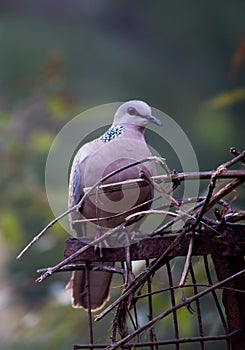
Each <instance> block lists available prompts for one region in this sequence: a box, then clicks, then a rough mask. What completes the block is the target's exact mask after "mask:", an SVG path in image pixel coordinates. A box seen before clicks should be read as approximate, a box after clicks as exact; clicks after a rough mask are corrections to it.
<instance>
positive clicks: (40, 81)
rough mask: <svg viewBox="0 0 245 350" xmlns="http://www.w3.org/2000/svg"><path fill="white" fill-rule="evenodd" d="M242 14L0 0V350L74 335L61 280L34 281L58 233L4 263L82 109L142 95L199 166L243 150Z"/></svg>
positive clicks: (38, 212) (159, 5)
mask: <svg viewBox="0 0 245 350" xmlns="http://www.w3.org/2000/svg"><path fill="white" fill-rule="evenodd" d="M244 14H245V2H244V0H237V1H235V2H231V1H228V0H225V1H218V0H215V1H211V0H207V1H205V2H197V1H193V0H190V1H185V2H179V1H176V0H174V1H168V2H166V1H160V0H157V1H153V2H149V1H113V0H104V1H95V0H69V1H68V0H67V1H65V0H53V1H48V0H42V1H32V0H20V1H17V2H15V1H12V0H1V2H0V41H1V51H0V156H1V172H0V188H1V210H0V233H1V235H0V242H1V245H0V247H1V248H0V249H1V253H0V262H1V265H0V266H1V267H0V278H1V282H0V283H1V289H0V306H1V312H0V325H1V326H0V344H1V348H4V349H5V350H10V349H16V348H18V349H20V350H21V349H23V350H28V349H33V348H34V347H35V349H36V350H38V349H42V350H44V349H61V350H62V349H71V348H72V344H73V343H75V342H82V341H85V339H86V323H87V316H86V313H84V312H82V311H77V310H73V309H72V308H71V306H70V301H69V297H68V296H67V292H66V291H65V290H64V286H65V284H66V281H67V280H68V275H62V274H57V275H58V276H57V275H56V276H54V277H53V278H52V279H49V280H47V281H45V282H44V283H42V284H39V285H36V284H35V283H34V280H35V278H36V277H37V275H36V272H35V271H36V269H37V268H38V267H44V266H50V265H53V264H55V263H56V262H58V261H59V260H61V259H62V256H63V247H64V240H65V239H66V238H67V233H66V232H64V231H63V230H62V229H61V228H60V227H59V225H56V226H54V227H53V229H52V230H50V233H49V234H47V235H46V237H45V238H43V239H42V240H41V241H40V242H39V243H38V244H37V245H36V246H35V247H33V248H32V249H31V251H29V252H28V253H27V254H26V255H25V256H24V257H23V258H22V259H21V260H20V261H16V260H15V257H16V255H17V254H18V252H19V251H20V250H21V248H23V246H24V245H25V244H26V243H27V242H28V241H29V240H30V239H31V238H32V237H33V236H34V235H35V234H36V233H37V232H39V231H40V230H41V229H42V228H43V227H44V226H45V225H46V224H47V223H48V222H49V221H50V220H51V219H52V218H53V216H52V212H51V210H50V208H49V205H48V202H47V198H46V192H45V186H44V172H45V162H46V157H47V154H48V151H49V147H50V145H51V143H52V141H53V139H54V138H55V136H56V134H57V133H58V131H59V130H60V129H61V128H62V126H63V125H65V124H66V123H67V122H68V121H69V120H70V119H71V118H72V117H74V116H75V115H76V114H77V113H79V112H80V111H82V110H84V109H87V108H89V107H94V106H96V105H98V104H104V103H109V102H117V101H126V100H128V99H143V100H145V101H147V102H148V103H149V104H150V105H152V106H154V107H156V108H158V109H160V110H162V111H164V112H165V113H167V114H168V115H170V116H171V117H173V118H174V119H175V120H176V121H177V123H178V124H179V125H180V126H181V127H182V129H183V130H184V131H185V132H186V134H187V135H188V137H189V139H190V141H191V143H192V145H193V147H194V149H195V151H196V154H197V157H198V161H199V165H200V169H201V170H209V169H213V168H215V167H216V166H217V165H218V164H220V163H222V162H224V161H226V160H228V159H229V158H230V155H229V148H230V147H231V146H235V147H237V148H238V149H240V150H242V149H243V148H244V125H245V122H244V114H245V64H244V63H245V21H244ZM94 125H95V127H96V120H95V121H94ZM177 170H178V169H177ZM240 196H241V197H240V198H241V199H242V198H243V199H244V192H243V194H242V193H241V194H240ZM108 322H109V324H110V320H108ZM101 327H103V325H101V326H100V325H98V326H97V328H98V332H100V330H101ZM102 331H103V332H105V328H103V329H102Z"/></svg>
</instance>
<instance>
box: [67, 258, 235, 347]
mask: <svg viewBox="0 0 245 350" xmlns="http://www.w3.org/2000/svg"><path fill="white" fill-rule="evenodd" d="M183 262H184V258H183V257H177V258H174V259H171V260H170V259H169V260H168V261H167V262H166V264H165V265H164V266H163V267H161V268H160V269H159V270H158V271H157V273H156V274H155V275H154V276H150V277H149V278H148V280H147V282H146V283H145V284H144V286H142V287H141V288H140V290H138V291H137V294H135V295H134V296H132V300H131V307H130V310H128V309H127V307H126V306H124V314H125V316H124V317H122V320H121V321H122V322H124V324H123V326H122V328H123V330H121V333H123V332H124V333H125V329H126V332H127V334H130V333H132V332H134V331H136V330H137V329H139V328H140V327H142V326H143V325H144V324H146V323H147V322H148V321H150V320H152V319H153V318H154V317H156V316H158V314H160V313H162V312H164V311H165V310H166V311H167V310H169V313H168V315H166V317H164V318H162V319H161V320H159V322H157V323H156V324H155V325H154V327H151V328H149V329H146V330H145V331H143V332H140V333H139V334H138V335H137V336H135V337H134V338H133V339H132V340H131V341H130V342H127V343H126V344H124V345H123V346H122V347H120V348H122V349H152V350H153V349H156V350H157V349H160V348H161V349H167V350H184V349H188V350H192V349H193V350H194V349H195V350H197V349H200V350H211V349H213V347H214V346H215V347H216V348H217V349H218V348H219V349H226V350H231V342H230V340H231V337H232V336H233V335H234V334H235V333H236V332H233V333H229V329H228V325H227V321H226V316H225V314H224V307H223V304H222V301H221V293H222V290H212V291H211V292H210V293H208V294H207V295H206V296H204V297H202V298H197V299H196V300H195V301H194V302H193V303H192V304H190V305H189V304H188V303H187V304H186V305H185V306H183V307H181V308H180V309H176V306H177V305H178V304H179V303H180V302H181V301H183V300H185V299H186V298H187V299H186V300H188V297H189V296H193V295H197V293H198V292H200V291H201V290H203V289H205V288H207V287H209V286H211V285H213V284H214V283H215V282H217V279H216V276H215V273H214V267H213V264H212V260H211V259H210V257H209V256H206V255H204V256H202V257H192V262H191V264H190V267H189V277H188V280H187V281H186V283H185V286H183V287H181V288H180V287H179V286H178V282H179V276H180V274H181V270H182V268H183ZM121 264H122V266H123V267H124V268H126V267H125V266H124V264H125V263H123V262H122V263H121ZM142 264H143V262H142ZM144 265H145V267H147V266H148V265H149V260H145V261H144ZM88 275H89V273H88ZM87 288H88V291H89V283H88V286H87ZM159 305H160V307H159ZM145 310H147V313H145ZM117 312H122V310H120V306H119V308H118V309H117V310H116V311H115V315H116V313H117ZM119 319H120V316H119ZM88 320H89V322H88V326H89V329H88V334H89V342H88V343H87V344H76V345H74V347H73V349H74V350H75V349H105V348H107V347H108V349H110V348H111V347H110V346H112V344H113V342H117V341H118V340H119V339H120V338H118V335H117V336H116V330H115V324H114V322H113V325H112V329H111V335H110V338H111V339H109V337H108V342H106V343H98V342H97V343H96V342H95V341H94V321H93V316H92V314H91V311H90V310H88ZM114 321H115V319H114ZM99 322H103V320H100V321H99ZM125 325H126V326H125ZM119 328H120V326H119ZM119 333H120V329H119ZM124 336H125V334H124Z"/></svg>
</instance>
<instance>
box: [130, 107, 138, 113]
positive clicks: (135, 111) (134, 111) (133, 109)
mask: <svg viewBox="0 0 245 350" xmlns="http://www.w3.org/2000/svg"><path fill="white" fill-rule="evenodd" d="M128 114H130V115H137V114H138V112H137V110H136V109H135V108H134V107H128Z"/></svg>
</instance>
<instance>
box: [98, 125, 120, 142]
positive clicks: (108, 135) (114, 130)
mask: <svg viewBox="0 0 245 350" xmlns="http://www.w3.org/2000/svg"><path fill="white" fill-rule="evenodd" d="M123 131H124V126H123V125H113V126H111V127H110V129H108V130H107V131H106V132H105V133H104V134H103V135H102V136H101V137H100V138H99V139H100V140H101V141H103V142H110V141H111V140H113V139H115V138H116V137H118V136H119V135H121V134H122V132H123Z"/></svg>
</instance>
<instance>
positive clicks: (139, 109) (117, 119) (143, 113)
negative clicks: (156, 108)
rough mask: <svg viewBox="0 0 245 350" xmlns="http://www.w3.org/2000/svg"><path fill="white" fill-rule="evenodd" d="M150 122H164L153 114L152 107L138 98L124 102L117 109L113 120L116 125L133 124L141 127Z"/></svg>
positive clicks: (160, 124) (158, 123)
mask: <svg viewBox="0 0 245 350" xmlns="http://www.w3.org/2000/svg"><path fill="white" fill-rule="evenodd" d="M149 123H154V124H156V125H158V126H162V122H161V121H160V120H159V119H157V118H156V117H154V116H153V115H152V112H151V107H150V106H149V105H148V104H147V103H145V102H143V101H137V100H132V101H128V102H125V103H123V104H122V105H121V106H120V107H119V108H118V110H117V111H116V113H115V116H114V121H113V124H114V125H115V124H133V125H138V126H141V127H146V126H147V124H149Z"/></svg>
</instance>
